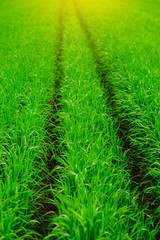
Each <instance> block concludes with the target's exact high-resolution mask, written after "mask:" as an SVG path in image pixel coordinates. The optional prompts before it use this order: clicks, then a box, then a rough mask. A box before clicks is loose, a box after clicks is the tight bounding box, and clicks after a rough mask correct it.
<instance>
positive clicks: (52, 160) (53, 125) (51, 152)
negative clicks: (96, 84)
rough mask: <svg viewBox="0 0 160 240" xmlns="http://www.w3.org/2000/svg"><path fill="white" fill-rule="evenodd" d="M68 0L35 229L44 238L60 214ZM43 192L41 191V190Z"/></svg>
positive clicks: (61, 17)
mask: <svg viewBox="0 0 160 240" xmlns="http://www.w3.org/2000/svg"><path fill="white" fill-rule="evenodd" d="M65 6H66V0H64V1H63V2H62V7H61V12H60V14H59V27H58V35H57V44H56V53H55V54H56V59H55V64H54V77H53V96H52V98H51V100H50V102H49V104H50V105H51V109H52V111H51V112H50V115H49V116H48V120H49V121H48V122H49V124H48V125H47V126H46V131H47V135H46V138H45V139H44V141H45V143H46V148H45V149H44V151H45V153H46V169H47V170H46V172H44V179H43V181H42V186H41V187H42V190H41V191H42V198H41V201H40V202H38V206H40V207H39V210H38V216H37V219H38V222H39V223H38V226H37V227H36V229H35V231H36V232H37V233H38V235H39V239H44V237H46V236H47V235H48V234H49V232H51V230H52V229H50V227H49V225H50V223H51V221H52V217H53V214H57V215H58V209H57V207H56V206H55V205H54V203H53V201H52V200H53V191H52V190H53V189H54V182H55V178H56V177H57V172H56V167H57V166H59V162H58V161H57V159H58V158H59V157H60V150H59V144H60V143H59V141H58V136H59V135H60V130H59V124H60V122H59V116H58V113H59V111H60V109H61V93H60V88H61V82H62V80H63V68H62V61H63V60H62V59H63V57H62V55H63V46H62V45H63V44H62V43H63V32H64V11H65ZM40 193H41V192H40Z"/></svg>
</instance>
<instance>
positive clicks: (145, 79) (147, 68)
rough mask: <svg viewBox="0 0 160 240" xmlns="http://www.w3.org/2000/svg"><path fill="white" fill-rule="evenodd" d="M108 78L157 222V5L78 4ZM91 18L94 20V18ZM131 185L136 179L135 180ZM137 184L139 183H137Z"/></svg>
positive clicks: (159, 89)
mask: <svg viewBox="0 0 160 240" xmlns="http://www.w3.org/2000/svg"><path fill="white" fill-rule="evenodd" d="M77 2H78V3H79V6H80V8H81V10H82V12H83V14H84V17H85V20H86V22H87V24H88V27H89V30H90V32H91V34H92V37H93V41H94V42H95V45H96V47H97V51H98V52H99V54H100V56H101V57H102V60H103V63H104V65H105V66H106V71H107V72H108V76H107V78H108V81H109V82H110V83H111V85H112V89H113V93H114V99H113V101H114V105H113V106H114V107H115V108H114V109H113V114H114V115H115V113H116V115H117V116H118V118H119V123H118V126H120V129H119V130H120V134H122V136H123V138H124V144H127V145H128V149H127V146H124V148H126V149H127V150H128V156H129V157H131V159H132V161H133V162H132V163H131V166H132V168H134V169H136V168H137V167H138V171H137V174H141V175H142V177H141V182H138V183H137V184H138V185H139V187H140V189H141V190H142V189H143V193H142V194H143V195H144V197H147V198H148V199H146V200H145V201H148V200H149V202H150V209H152V211H151V212H153V209H154V214H155V216H156V218H157V220H158V219H159V217H160V209H159V208H158V203H159V201H160V185H159V183H160V181H159V178H160V162H159V161H160V124H159V123H160V114H159V106H160V81H159V78H160V72H159V64H160V60H159V59H160V50H159V47H158V46H159V34H160V19H159V14H160V3H159V1H157V0H154V1H147V0H142V1H130V0H129V1H128V0H118V1H112V3H111V2H110V1H104V0H101V1H98V2H96V3H95V4H91V3H92V1H91V0H87V1H86V2H85V4H84V1H83V0H77ZM93 16H94V17H93ZM134 172H135V174H136V170H134ZM134 179H135V178H134ZM138 179H140V178H138Z"/></svg>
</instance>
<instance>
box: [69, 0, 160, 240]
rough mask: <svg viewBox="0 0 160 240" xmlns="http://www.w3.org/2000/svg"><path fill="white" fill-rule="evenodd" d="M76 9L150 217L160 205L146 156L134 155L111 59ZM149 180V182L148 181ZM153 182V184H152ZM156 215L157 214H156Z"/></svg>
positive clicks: (134, 181) (135, 187)
mask: <svg viewBox="0 0 160 240" xmlns="http://www.w3.org/2000/svg"><path fill="white" fill-rule="evenodd" d="M73 2H74V5H75V9H76V12H77V16H78V18H79V21H80V24H81V26H82V28H83V30H84V32H85V34H86V36H87V39H88V42H89V47H90V48H91V50H92V52H93V56H94V58H95V63H96V70H97V74H98V75H99V77H100V79H101V85H102V87H103V88H104V98H106V99H107V100H106V104H107V105H108V107H109V108H110V112H111V115H112V116H113V117H114V118H115V119H117V120H118V121H117V129H118V131H117V138H119V139H120V140H121V148H122V152H123V153H125V154H126V156H127V158H128V167H129V170H130V178H131V191H134V192H135V191H137V193H138V196H139V198H138V201H139V204H140V205H142V206H143V205H146V204H147V206H148V210H149V212H147V213H146V218H148V217H150V214H154V213H155V212H156V209H158V207H159V202H158V201H156V199H155V198H154V197H153V195H151V194H149V193H145V190H146V188H148V187H152V182H153V179H151V178H150V177H147V178H146V177H145V176H146V172H145V170H144V169H141V168H140V166H139V162H143V159H144V156H143V154H141V153H140V154H139V155H140V157H139V158H136V159H135V157H134V153H135V152H137V151H138V149H137V148H133V146H132V144H131V143H130V141H129V140H128V139H129V135H127V132H128V133H129V130H130V129H126V125H127V124H125V121H126V120H125V119H123V118H122V117H121V116H120V115H119V113H117V109H116V96H115V93H114V89H113V87H112V84H111V82H110V81H108V74H109V72H110V68H109V63H108V61H109V60H106V59H105V62H106V61H107V63H104V59H103V58H102V57H101V56H100V54H99V53H98V52H97V47H96V44H95V42H94V40H93V38H92V34H91V32H90V30H89V27H88V25H87V22H86V20H85V17H84V15H83V13H82V10H81V8H80V6H79V3H78V1H77V0H73ZM146 182H147V183H146ZM150 183H151V184H150ZM154 217H155V215H154ZM154 222H155V227H156V226H157V225H158V224H159V220H158V219H157V218H156V217H155V219H154ZM157 239H160V234H159V233H158V234H157Z"/></svg>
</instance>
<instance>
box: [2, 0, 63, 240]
mask: <svg viewBox="0 0 160 240" xmlns="http://www.w3.org/2000/svg"><path fill="white" fill-rule="evenodd" d="M60 3H61V2H60V1H58V0H55V1H54V4H53V2H52V0H46V1H45V2H44V1H41V0H38V1H37V0H32V1H27V0H23V1H21V0H15V1H1V7H0V16H1V17H0V32H1V37H0V48H1V52H0V92H1V96H0V117H1V119H0V124H1V125H0V131H1V133H0V145H1V148H0V239H8V240H11V239H32V237H33V233H34V230H33V229H34V228H36V224H37V222H36V221H37V219H35V213H36V211H37V209H36V207H35V206H37V207H38V201H39V200H38V199H39V198H40V195H41V194H42V191H41V192H40V193H38V192H37V191H39V186H41V185H40V184H41V183H40V182H41V178H42V172H44V171H45V168H46V166H45V149H46V148H47V146H45V143H44V141H43V139H44V138H45V134H46V131H45V128H46V124H47V122H46V121H48V120H46V119H47V116H48V114H49V112H50V111H51V106H50V105H49V104H48V102H49V99H50V97H51V96H52V89H53V88H52V82H53V63H54V61H55V50H56V49H55V46H56V41H57V39H56V37H57V27H58V18H59V11H60V6H61V4H60ZM33 239H36V236H35V237H33Z"/></svg>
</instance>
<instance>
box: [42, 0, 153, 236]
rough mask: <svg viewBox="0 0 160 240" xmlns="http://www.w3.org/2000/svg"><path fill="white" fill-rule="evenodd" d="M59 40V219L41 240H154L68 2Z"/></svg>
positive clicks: (55, 194)
mask: <svg viewBox="0 0 160 240" xmlns="http://www.w3.org/2000/svg"><path fill="white" fill-rule="evenodd" d="M64 22H65V30H64V38H63V64H62V66H63V75H64V77H63V81H62V82H61V89H60V95H61V110H60V111H59V121H60V124H59V126H57V131H59V129H60V130H61V132H62V133H61V134H60V135H59V136H58V138H59V142H60V143H62V144H61V149H60V151H61V154H60V156H61V157H59V158H58V159H57V161H59V167H58V168H57V171H58V172H59V175H58V178H57V181H56V183H55V186H54V188H53V198H54V204H55V205H56V207H57V208H58V212H59V214H58V216H55V217H54V218H53V222H52V224H51V227H53V230H52V233H51V234H49V235H48V236H47V237H46V238H45V239H54V238H56V239H76V240H82V239H85V240H87V239H88V240H91V239H99V240H100V239H101V240H102V239H112V240H113V239H116V240H118V239H123V240H125V239H132V240H133V239H135V240H137V239H148V240H149V239H152V240H153V239H155V234H156V229H154V230H153V228H152V227H153V226H152V225H153V223H152V219H151V218H148V217H147V216H146V214H145V209H144V210H143V211H140V210H139V206H138V203H137V197H136V196H134V193H133V194H131V192H130V187H129V186H130V179H129V173H128V172H127V171H126V170H125V168H126V156H125V154H123V153H122V149H121V145H120V140H119V139H117V137H116V133H117V129H116V121H115V120H114V119H113V118H112V117H111V115H110V113H109V110H108V108H107V104H106V102H107V96H106V99H104V91H103V89H102V88H101V79H100V77H99V76H98V75H97V73H96V64H95V60H94V58H93V55H92V51H91V49H90V48H89V43H88V39H87V38H86V36H85V34H84V32H83V29H82V28H81V25H80V23H79V20H78V18H77V15H76V11H75V9H74V5H73V1H71V0H68V7H67V9H66V16H65V21H64Z"/></svg>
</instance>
